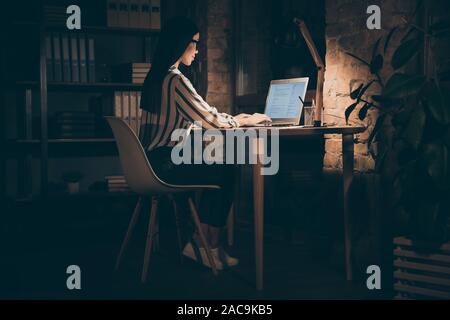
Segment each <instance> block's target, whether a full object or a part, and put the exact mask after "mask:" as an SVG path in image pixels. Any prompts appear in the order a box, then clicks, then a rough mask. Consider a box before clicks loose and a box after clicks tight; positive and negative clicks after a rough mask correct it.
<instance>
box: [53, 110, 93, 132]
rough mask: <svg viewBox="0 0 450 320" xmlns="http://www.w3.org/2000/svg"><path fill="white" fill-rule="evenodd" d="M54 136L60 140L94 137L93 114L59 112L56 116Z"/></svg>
mask: <svg viewBox="0 0 450 320" xmlns="http://www.w3.org/2000/svg"><path fill="white" fill-rule="evenodd" d="M56 136H57V138H60V139H74V138H92V137H94V136H95V117H94V114H93V113H91V112H79V111H64V112H59V113H58V114H57V115H56Z"/></svg>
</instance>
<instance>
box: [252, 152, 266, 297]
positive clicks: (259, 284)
mask: <svg viewBox="0 0 450 320" xmlns="http://www.w3.org/2000/svg"><path fill="white" fill-rule="evenodd" d="M261 168H262V165H261V163H260V162H259V159H258V161H257V163H256V164H254V165H253V206H254V210H255V212H254V214H255V217H254V219H255V261H256V289H257V290H262V289H263V263H264V257H263V246H264V176H263V175H262V174H261Z"/></svg>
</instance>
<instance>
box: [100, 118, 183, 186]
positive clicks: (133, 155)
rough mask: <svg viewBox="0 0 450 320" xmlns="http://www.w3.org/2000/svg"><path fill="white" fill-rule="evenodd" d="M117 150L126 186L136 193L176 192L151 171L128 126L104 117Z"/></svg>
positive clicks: (136, 138)
mask: <svg viewBox="0 0 450 320" xmlns="http://www.w3.org/2000/svg"><path fill="white" fill-rule="evenodd" d="M105 118H106V120H107V121H108V123H109V125H110V126H111V129H112V132H113V134H114V138H115V140H116V143H117V149H118V150H119V158H120V163H121V165H122V169H123V171H124V175H125V179H126V181H127V183H128V186H129V187H130V188H131V190H133V191H134V192H136V193H139V194H149V193H167V192H176V191H179V190H176V188H174V187H175V186H171V185H169V184H167V183H165V182H163V181H161V180H160V179H159V178H158V176H157V175H156V174H155V172H154V171H153V169H152V167H151V165H150V163H149V161H148V159H147V155H146V154H145V151H144V148H143V147H142V145H141V143H140V141H139V139H138V137H137V136H136V134H135V133H134V131H133V130H132V129H131V128H130V127H129V126H128V124H127V123H126V122H125V121H123V120H122V119H119V118H116V117H105Z"/></svg>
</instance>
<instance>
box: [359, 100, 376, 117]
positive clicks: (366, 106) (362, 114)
mask: <svg viewBox="0 0 450 320" xmlns="http://www.w3.org/2000/svg"><path fill="white" fill-rule="evenodd" d="M372 106H373V104H371V103H365V104H364V105H363V107H362V108H361V109H359V113H358V117H359V120H364V119H365V118H366V116H367V111H369V109H370V108H371V107H372Z"/></svg>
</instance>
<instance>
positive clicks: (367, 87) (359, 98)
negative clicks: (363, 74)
mask: <svg viewBox="0 0 450 320" xmlns="http://www.w3.org/2000/svg"><path fill="white" fill-rule="evenodd" d="M375 81H376V80H372V81H370V82H369V83H368V84H366V85H365V86H364V88H362V89H361V91H360V92H359V95H358V102H359V101H361V98H362V97H363V96H364V94H365V93H366V91H367V89H369V87H370V86H371V85H372V84H373V83H374V82H375Z"/></svg>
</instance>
